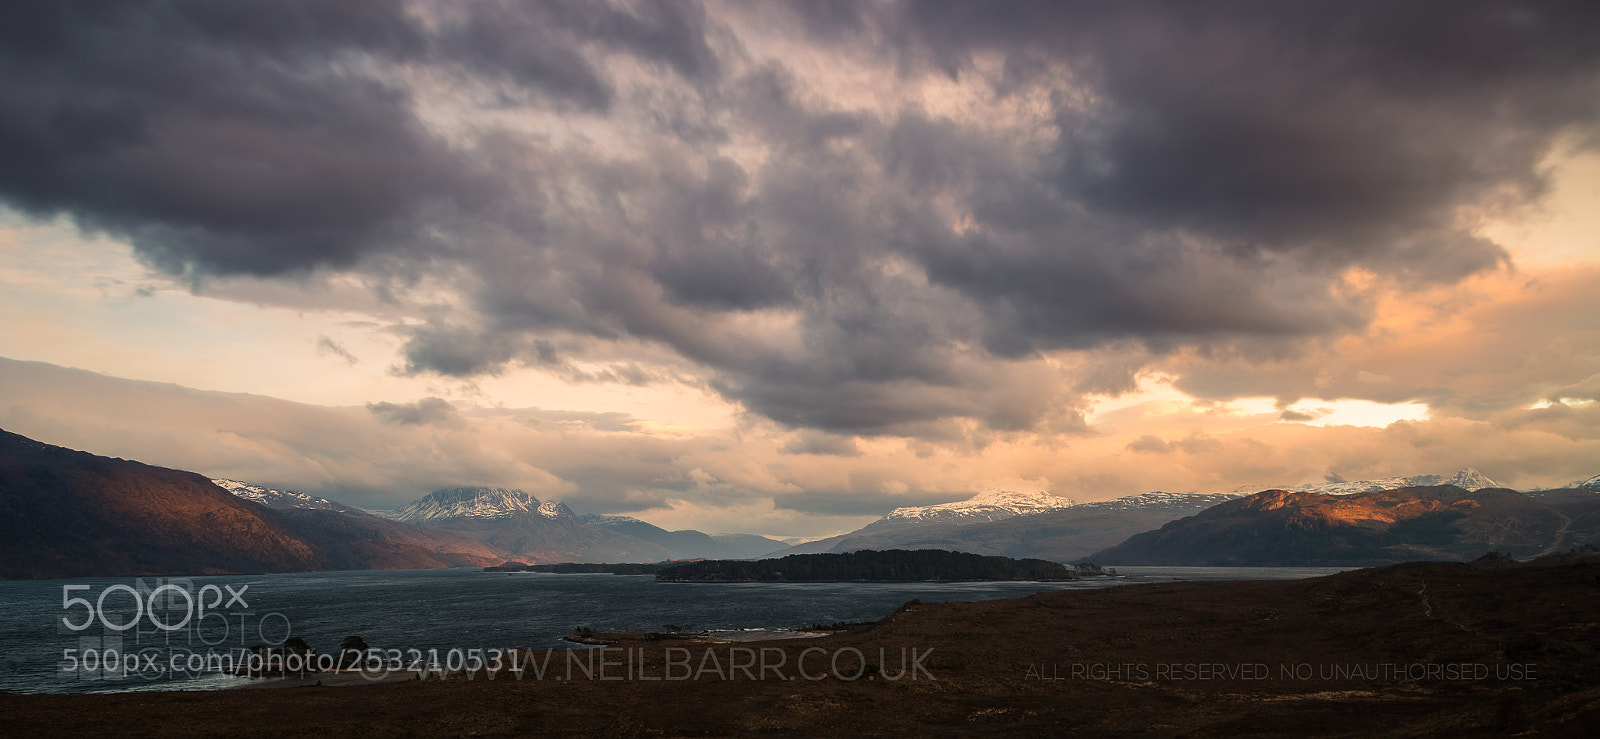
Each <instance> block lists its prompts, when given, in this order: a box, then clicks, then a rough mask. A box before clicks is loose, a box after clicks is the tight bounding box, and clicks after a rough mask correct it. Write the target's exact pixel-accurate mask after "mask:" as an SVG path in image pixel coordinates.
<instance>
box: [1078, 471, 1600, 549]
mask: <svg viewBox="0 0 1600 739" xmlns="http://www.w3.org/2000/svg"><path fill="white" fill-rule="evenodd" d="M1597 540H1600V491H1595V490H1585V489H1575V490H1565V491H1541V492H1540V493H1538V494H1524V493H1519V492H1517V491H1515V490H1508V489H1505V488H1483V489H1478V490H1467V489H1465V488H1461V487H1458V486H1455V485H1438V486H1428V487H1409V488H1401V489H1397V490H1384V491H1375V492H1362V493H1352V494H1345V495H1337V496H1336V495H1328V494H1324V493H1315V492H1293V491H1287V490H1267V491H1263V492H1260V493H1257V494H1255V495H1252V496H1249V497H1246V498H1241V499H1239V500H1234V501H1229V502H1227V503H1223V504H1221V505H1217V506H1214V507H1212V508H1208V509H1206V510H1205V511H1202V512H1200V513H1198V514H1196V515H1193V516H1188V517H1186V518H1183V519H1180V520H1177V521H1173V522H1171V523H1168V524H1166V525H1165V526H1162V527H1161V528H1160V529H1158V530H1155V531H1148V532H1145V533H1141V534H1138V535H1135V536H1133V537H1131V538H1129V539H1128V540H1127V541H1125V542H1123V543H1121V544H1119V545H1117V546H1114V547H1110V548H1108V549H1105V550H1103V551H1100V552H1097V553H1095V554H1094V555H1092V558H1093V559H1094V560H1095V562H1097V563H1099V564H1111V565H1225V566H1234V565H1261V566H1289V565H1303V566H1315V565H1333V566H1370V565H1381V564H1392V563H1396V562H1405V561H1412V560H1445V561H1469V560H1473V559H1476V558H1478V557H1479V556H1482V555H1483V554H1485V553H1488V552H1490V551H1498V552H1503V553H1505V554H1508V555H1510V556H1512V557H1518V558H1527V557H1534V556H1540V555H1545V554H1552V553H1555V552H1559V551H1563V550H1564V549H1566V548H1570V547H1574V546H1578V545H1582V544H1588V543H1593V542H1595V541H1597Z"/></svg>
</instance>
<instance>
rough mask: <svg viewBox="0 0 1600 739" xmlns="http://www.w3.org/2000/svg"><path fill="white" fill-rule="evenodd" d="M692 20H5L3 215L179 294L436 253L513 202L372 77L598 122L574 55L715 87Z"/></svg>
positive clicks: (663, 8) (16, 12) (141, 16)
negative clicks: (424, 80) (509, 86)
mask: <svg viewBox="0 0 1600 739" xmlns="http://www.w3.org/2000/svg"><path fill="white" fill-rule="evenodd" d="M703 22H704V16H703V13H701V12H700V11H699V9H698V7H696V6H687V5H683V4H673V3H667V4H650V5H649V6H648V7H647V8H645V9H643V10H642V11H641V12H640V13H638V14H636V15H635V14H628V13H623V12H621V11H619V10H617V9H615V8H612V7H610V6H605V5H595V4H586V3H526V4H509V3H474V4H471V5H470V6H467V7H466V8H465V9H464V10H460V12H459V14H458V15H456V16H452V20H451V21H450V22H448V23H445V24H444V25H442V27H441V28H440V29H439V30H438V32H437V33H435V32H434V31H433V30H430V29H429V28H426V27H424V26H423V25H422V24H421V23H420V22H419V21H418V20H417V18H416V17H415V16H414V14H411V13H408V12H407V8H406V6H405V5H403V4H401V3H393V2H367V1H365V0H352V1H348V2H323V1H322V0H309V1H299V0H288V1H285V2H262V1H246V2H229V3H210V2H172V3H155V2H144V3H112V4H99V3H75V2H67V3H55V2H29V1H27V0H24V1H22V2H15V3H6V4H5V5H4V7H3V8H0V160H3V161H5V163H6V166H5V167H4V168H0V197H3V198H4V199H5V200H6V201H8V202H10V203H11V204H13V205H15V206H17V207H19V208H21V209H22V210H24V211H26V212H29V213H32V214H36V215H40V216H48V215H53V214H58V213H65V214H68V215H70V216H72V217H73V218H74V219H75V220H76V221H77V223H78V224H79V225H80V226H82V227H84V228H88V229H94V230H104V231H109V232H111V233H114V234H117V235H120V236H124V237H127V238H128V239H130V240H131V241H132V242H133V243H134V244H135V246H136V247H137V248H138V249H139V251H140V253H141V254H142V255H143V256H144V257H145V258H146V259H148V260H149V261H151V262H153V263H155V264H157V265H159V266H161V267H163V268H165V269H167V270H169V271H172V272H180V273H181V272H195V273H217V274H230V273H248V274H257V275H274V274H282V273H286V272H296V271H303V270H305V269H308V268H311V267H317V266H334V267H343V266H349V265H351V264H353V263H355V262H356V261H357V260H358V259H359V258H361V257H362V256H364V255H366V254H369V253H373V252H376V251H388V252H401V253H406V252H411V253H416V252H418V251H434V250H436V249H437V248H438V247H440V246H441V245H440V244H438V243H435V242H436V241H437V240H438V238H440V237H439V236H438V233H437V232H438V230H439V229H440V228H441V227H444V226H448V224H450V223H451V222H452V221H453V220H455V219H459V218H462V217H464V216H467V215H472V214H473V213H472V211H473V210H474V209H475V208H476V207H478V206H479V205H481V204H482V203H484V202H485V201H488V200H492V199H493V198H494V197H495V194H496V193H497V192H500V190H501V188H502V187H503V183H499V182H497V179H496V178H497V177H498V176H499V174H500V173H494V172H492V171H490V169H489V168H487V167H484V166H482V165H484V164H485V163H486V162H484V161H483V160H482V159H480V157H485V156H491V155H492V152H473V151H466V150H459V149H457V148H453V147H452V146H450V145H448V144H446V143H445V142H444V141H443V140H442V139H440V138H439V137H438V136H437V135H435V134H433V133H431V132H430V131H429V130H428V129H427V127H426V126H424V125H423V124H422V122H421V121H420V120H419V119H418V116H417V113H416V109H415V106H414V101H413V99H412V96H411V94H410V93H409V92H408V91H407V90H406V89H404V88H403V87H402V86H401V85H400V84H399V83H398V82H397V81H395V80H393V79H386V78H385V77H384V76H383V75H382V72H383V71H384V70H385V69H386V68H389V67H393V66H395V65H404V64H419V65H428V64H438V65H460V66H468V67H472V68H474V69H478V70H480V71H481V70H484V69H490V68H492V69H494V70H496V71H497V72H499V73H503V74H505V75H507V76H509V77H510V78H512V79H514V80H515V81H516V82H517V83H518V84H519V85H520V86H523V87H527V88H531V89H537V90H539V91H540V92H542V93H544V94H546V95H547V96H549V97H551V98H553V99H555V100H556V101H557V102H559V103H561V104H568V103H573V104H576V105H578V106H579V107H604V106H605V104H606V103H607V101H608V99H609V95H610V91H609V87H608V85H609V83H608V82H607V81H606V79H605V78H604V75H603V74H602V73H601V72H600V71H598V70H597V69H595V68H594V66H593V65H591V64H590V63H589V62H588V61H587V59H586V57H585V56H584V55H583V54H580V53H579V51H580V47H583V46H584V45H586V44H587V45H594V46H597V47H598V48H599V51H598V52H597V53H604V52H606V51H610V50H621V51H624V52H626V53H630V54H634V55H637V56H638V57H640V58H643V59H646V60H649V61H652V62H658V63H660V64H662V65H665V66H667V67H669V68H671V69H674V70H676V71H678V72H679V73H681V74H683V75H685V76H690V77H695V78H700V77H704V76H707V75H715V74H716V60H715V58H714V57H713V56H712V55H711V54H710V52H709V50H708V49H707V47H706V46H705V43H704V29H703V28H701V25H702V24H703Z"/></svg>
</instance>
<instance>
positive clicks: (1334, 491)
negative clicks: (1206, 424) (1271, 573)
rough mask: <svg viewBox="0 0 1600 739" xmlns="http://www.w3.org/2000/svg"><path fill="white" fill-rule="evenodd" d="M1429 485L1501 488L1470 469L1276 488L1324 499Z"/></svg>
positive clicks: (1254, 490) (1249, 488) (1244, 490)
mask: <svg viewBox="0 0 1600 739" xmlns="http://www.w3.org/2000/svg"><path fill="white" fill-rule="evenodd" d="M1432 485H1455V486H1456V487H1459V488H1462V489H1463V490H1470V491H1477V490H1483V489H1484V488H1497V487H1501V485H1500V483H1498V482H1495V481H1494V480H1491V479H1489V477H1488V476H1486V475H1484V474H1483V473H1482V472H1479V471H1477V470H1475V469H1473V468H1471V467H1467V468H1464V469H1462V470H1461V471H1460V472H1457V473H1456V474H1455V477H1451V478H1448V479H1446V478H1444V477H1441V476H1439V475H1412V476H1411V477H1382V478H1378V479H1376V480H1354V481H1346V480H1337V479H1336V480H1332V481H1329V482H1317V483H1310V484H1307V485H1294V486H1291V487H1283V488H1276V489H1278V490H1284V491H1286V492H1290V493H1321V494H1323V495H1357V494H1359V493H1381V492H1383V491H1385V490H1399V489H1400V488H1414V487H1427V486H1432ZM1268 489H1272V488H1262V487H1259V486H1250V485H1247V486H1244V487H1241V488H1235V489H1234V491H1233V492H1235V493H1244V494H1250V493H1258V492H1261V491H1262V490H1268Z"/></svg>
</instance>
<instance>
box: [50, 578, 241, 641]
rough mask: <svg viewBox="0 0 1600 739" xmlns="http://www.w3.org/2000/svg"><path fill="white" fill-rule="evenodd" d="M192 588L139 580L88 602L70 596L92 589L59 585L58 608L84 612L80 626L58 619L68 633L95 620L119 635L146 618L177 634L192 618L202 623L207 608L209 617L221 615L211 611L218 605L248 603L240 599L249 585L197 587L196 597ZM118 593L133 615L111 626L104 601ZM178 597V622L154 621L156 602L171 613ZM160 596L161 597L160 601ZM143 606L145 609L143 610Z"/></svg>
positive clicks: (177, 583)
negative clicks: (127, 599) (153, 584)
mask: <svg viewBox="0 0 1600 739" xmlns="http://www.w3.org/2000/svg"><path fill="white" fill-rule="evenodd" d="M158 582H159V581H158ZM180 583H181V584H180ZM193 587H194V583H192V582H190V581H188V580H171V581H168V582H165V583H162V584H159V585H157V586H156V587H154V588H150V587H149V586H148V585H147V584H146V583H145V581H144V579H143V578H140V579H139V580H138V581H137V588H135V587H130V586H128V585H122V584H117V585H112V586H109V587H107V588H106V589H104V590H102V591H100V597H99V598H97V599H95V601H94V602H93V603H91V602H89V600H88V599H87V598H75V597H73V596H72V594H73V593H74V592H76V591H79V590H93V588H91V587H90V586H88V585H62V586H61V607H62V608H63V609H66V610H71V609H73V608H75V607H77V606H82V607H83V608H84V610H85V611H87V613H85V614H84V619H83V621H82V622H80V623H73V622H72V619H71V618H70V617H69V616H62V617H61V625H62V626H65V627H66V628H67V630H68V631H83V630H84V629H87V628H89V627H90V626H93V625H94V624H95V622H96V621H98V622H99V623H100V625H101V626H104V627H105V628H107V629H110V630H111V631H117V632H121V631H127V630H128V629H131V628H134V627H135V626H138V625H139V621H140V620H141V619H145V618H148V619H149V620H150V624H151V625H152V626H155V627H156V628H157V629H160V630H162V631H178V630H180V629H182V628H184V627H185V626H188V625H189V621H190V620H191V619H193V620H194V621H195V622H196V623H199V622H203V621H204V620H205V617H206V616H207V615H208V614H207V609H213V610H212V612H211V613H210V614H209V615H214V616H220V615H221V614H218V613H216V611H215V610H214V609H216V608H217V607H218V606H222V608H224V609H229V608H232V607H233V605H234V604H235V603H238V604H239V605H240V607H242V608H249V607H250V604H249V603H247V602H245V599H244V591H246V590H249V589H250V586H249V585H245V586H242V587H240V588H239V589H238V590H234V589H233V586H232V585H224V586H222V587H221V588H219V587H217V586H215V585H206V586H204V587H202V588H200V593H199V597H198V598H197V597H196V596H195V595H193V594H191V593H190V592H189V591H190V589H192V588H193ZM224 588H226V589H227V591H228V602H227V604H226V605H223V602H222V591H223V589H224ZM119 592H120V593H127V594H128V595H129V596H131V597H132V598H133V616H132V617H131V618H129V619H128V620H126V621H124V622H122V623H112V621H111V620H110V619H108V618H106V598H107V597H109V596H111V594H112V593H119ZM208 594H209V595H211V596H213V600H212V601H211V602H209V603H207V602H206V596H207V595H208ZM180 595H181V596H183V600H184V604H185V605H184V608H183V619H182V620H180V621H178V622H177V623H171V622H170V621H167V620H164V619H158V618H156V611H157V610H158V607H157V604H158V603H160V604H161V606H162V607H161V608H160V609H159V610H163V611H171V610H174V609H173V608H172V606H173V605H174V602H173V600H172V599H175V598H177V597H178V596H180ZM162 596H165V597H164V598H163V597H162ZM147 605H148V608H147V607H146V606H147ZM224 622H226V619H224Z"/></svg>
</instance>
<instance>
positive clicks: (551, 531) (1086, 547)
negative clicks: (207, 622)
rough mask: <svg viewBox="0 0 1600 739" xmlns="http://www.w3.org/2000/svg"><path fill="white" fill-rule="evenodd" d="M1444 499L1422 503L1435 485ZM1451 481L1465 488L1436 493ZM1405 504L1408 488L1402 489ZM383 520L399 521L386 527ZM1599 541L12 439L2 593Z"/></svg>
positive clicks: (1460, 510)
mask: <svg viewBox="0 0 1600 739" xmlns="http://www.w3.org/2000/svg"><path fill="white" fill-rule="evenodd" d="M1419 482H1421V483H1429V484H1417V483H1419ZM1439 482H1443V483H1446V484H1433V483H1439ZM1396 485H1398V486H1399V487H1395V486H1396ZM374 513H377V514H380V515H374ZM1596 541H1600V476H1596V477H1593V478H1589V479H1587V480H1584V481H1582V482H1577V483H1574V484H1573V485H1572V486H1571V487H1568V488H1563V489H1559V490H1539V491H1531V492H1528V493H1519V492H1516V491H1513V490H1508V489H1504V488H1499V487H1496V486H1495V485H1494V481H1493V480H1490V479H1488V478H1487V477H1485V476H1483V475H1482V474H1481V473H1478V472H1477V471H1475V470H1472V469H1470V468H1469V469H1465V470H1462V471H1461V472H1458V473H1457V474H1456V475H1455V476H1454V477H1452V478H1449V479H1448V480H1446V479H1445V478H1441V477H1438V476H1433V475H1423V476H1416V477H1403V478H1385V479H1381V480H1365V481H1356V482H1348V481H1342V480H1335V481H1330V482H1327V483H1319V484H1316V485H1309V486H1296V487H1295V488H1292V489H1288V490H1268V491H1263V492H1259V493H1256V494H1253V495H1245V494H1243V493H1238V492H1235V493H1210V494H1197V493H1188V494H1178V493H1165V492H1150V493H1141V494H1138V495H1129V496H1124V497H1122V498H1117V499H1114V500H1107V501H1096V502H1091V503H1073V502H1072V501H1070V500H1068V499H1066V498H1062V497H1059V496H1055V495H1052V494H1050V493H1047V492H1043V491H1023V492H1017V491H1000V490H990V491H985V492H982V493H979V494H977V495H975V496H973V497H972V498H970V499H968V500H965V501H958V502H955V503H944V504H939V505H932V506H921V507H911V508H897V509H895V510H893V511H891V512H890V513H889V514H887V515H885V516H883V517H882V518H880V519H878V520H877V521H874V522H872V523H870V524H868V525H867V526H864V527H862V528H861V529H858V530H856V531H853V532H850V533H848V534H844V535H841V536H836V537H831V538H827V539H820V540H815V541H806V542H802V543H800V544H798V545H796V546H792V547H787V548H786V546H785V545H786V542H784V541H780V540H777V539H771V538H767V537H762V536H756V535H752V534H705V533H702V532H699V531H693V530H685V531H667V530H665V529H663V528H661V527H658V526H655V525H652V524H650V523H647V522H645V521H641V520H639V519H636V518H632V517H628V516H599V515H589V516H579V515H577V514H575V513H574V512H573V511H572V510H570V509H569V508H567V506H566V505H564V504H562V503H560V502H557V501H541V500H539V499H538V498H536V497H534V496H532V495H530V494H528V493H525V492H523V491H520V490H508V489H504V488H488V487H462V488H450V489H446V490H439V491H435V492H433V493H430V494H428V495H427V496H424V497H423V498H421V499H419V500H417V501H415V502H413V503H410V504H408V505H406V506H404V507H402V508H400V509H398V510H394V511H381V512H369V511H365V510H362V509H358V508H354V507H351V506H347V505H343V504H341V503H338V502H336V501H332V500H329V499H327V498H320V497H317V496H313V495H309V494H306V493H301V492H296V491H292V490H281V489H276V488H271V487H268V486H264V485H259V484H254V483H249V482H242V481H238V480H228V479H217V480H208V479H206V478H205V477H202V476H200V475H197V474H194V473H192V472H184V471H180V470H172V469H166V468H161V467H153V466H150V465H146V464H141V463H139V462H133V461H128V460H122V459H113V458H108V457H101V456H96V455H93V454H89V453H86V452H79V451H73V450H70V449H64V448H62V447H56V446H51V445H49V444H44V443H41V442H37V441H34V440H32V439H28V438H26V437H23V436H18V435H16V434H11V433H7V432H4V431H0V577H4V578H37V577H85V576H120V575H159V574H208V573H217V574H220V573H237V572H267V571H272V572H278V571H308V570H330V569H400V568H429V567H451V566H462V565H485V564H497V563H499V562H502V561H507V560H513V561H521V562H527V563H548V562H658V561H664V560H674V559H698V558H724V559H734V558H739V559H748V558H755V557H762V556H785V555H789V554H804V553H841V552H851V551H857V550H862V549H876V550H885V549H944V550H953V551H962V552H971V553H975V554H983V555H1001V556H1006V557H1013V558H1038V559H1047V560H1052V561H1056V562H1073V561H1081V560H1083V559H1085V558H1093V559H1095V560H1096V561H1099V562H1100V563H1101V564H1238V565H1243V564H1261V565H1294V564H1299V565H1305V564H1338V565H1345V566H1358V565H1366V564H1378V563H1387V562H1396V561H1402V560H1407V559H1445V560H1451V559H1458V560H1459V559H1471V558H1475V557H1476V556H1477V555H1481V554H1482V553H1484V552H1485V551H1489V550H1490V549H1494V550H1499V551H1502V552H1507V553H1509V554H1511V555H1513V556H1518V557H1524V556H1533V555H1539V554H1549V553H1553V552H1556V551H1561V550H1562V548H1563V547H1572V546H1578V545H1581V544H1588V543H1594V542H1596Z"/></svg>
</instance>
